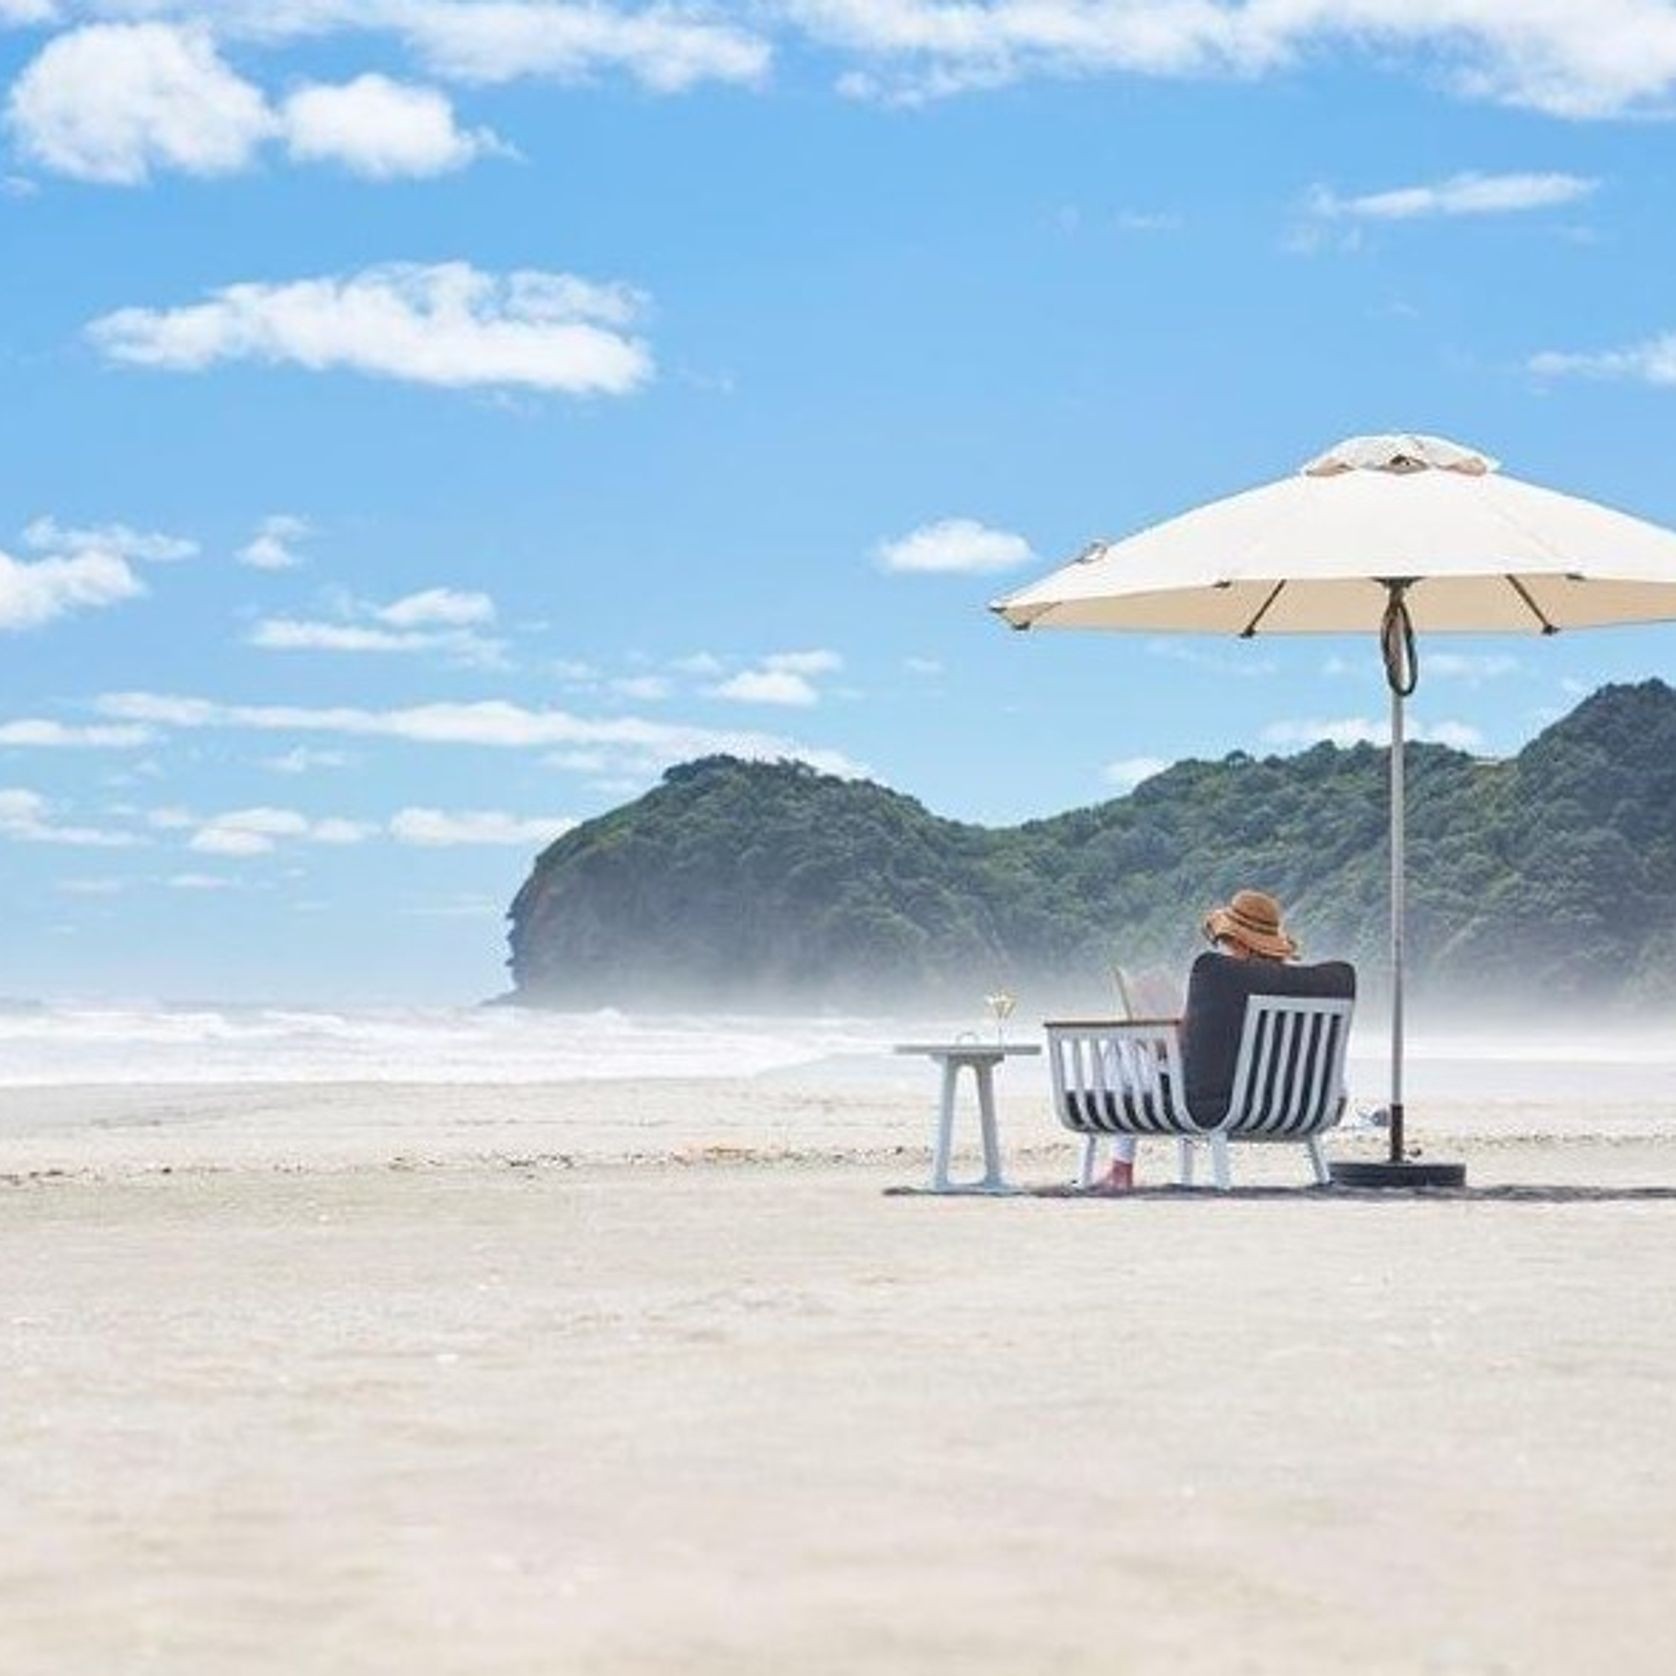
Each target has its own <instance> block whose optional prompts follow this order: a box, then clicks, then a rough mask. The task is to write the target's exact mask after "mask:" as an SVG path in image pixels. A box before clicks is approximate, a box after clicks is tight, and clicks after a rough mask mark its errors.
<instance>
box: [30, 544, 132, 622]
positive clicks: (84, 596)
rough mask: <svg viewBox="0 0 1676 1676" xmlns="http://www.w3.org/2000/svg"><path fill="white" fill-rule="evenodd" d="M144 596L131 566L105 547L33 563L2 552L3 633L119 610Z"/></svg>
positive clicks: (56, 556) (38, 560)
mask: <svg viewBox="0 0 1676 1676" xmlns="http://www.w3.org/2000/svg"><path fill="white" fill-rule="evenodd" d="M144 592H145V586H144V584H143V583H142V582H141V581H140V579H139V577H137V576H136V575H135V574H134V572H133V570H132V568H131V567H130V566H129V564H128V561H127V560H126V559H124V558H123V557H122V556H121V555H120V554H117V553H112V552H109V551H108V550H106V549H104V548H89V549H88V550H87V551H86V552H82V553H75V554H64V555H55V556H53V557H51V558H45V559H37V560H34V561H33V562H31V561H28V560H23V559H14V558H12V557H10V556H9V555H8V554H6V553H0V631H5V630H8V629H31V628H39V627H40V626H41V625H42V624H43V623H50V622H52V621H53V619H54V618H57V617H63V616H67V615H69V614H70V613H71V612H73V611H94V610H97V609H99V608H100V607H101V606H106V605H117V604H120V603H121V602H122V601H123V600H128V599H137V598H138V597H139V596H140V595H141V594H143V593H144Z"/></svg>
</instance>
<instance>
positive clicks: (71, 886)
mask: <svg viewBox="0 0 1676 1676" xmlns="http://www.w3.org/2000/svg"><path fill="white" fill-rule="evenodd" d="M54 888H55V889H57V890H61V891H63V893H64V894H65V895H66V896H118V895H120V894H121V893H122V891H123V890H124V889H126V888H127V882H126V881H125V880H123V879H110V878H93V879H59V880H58V881H57V883H56V884H55V886H54Z"/></svg>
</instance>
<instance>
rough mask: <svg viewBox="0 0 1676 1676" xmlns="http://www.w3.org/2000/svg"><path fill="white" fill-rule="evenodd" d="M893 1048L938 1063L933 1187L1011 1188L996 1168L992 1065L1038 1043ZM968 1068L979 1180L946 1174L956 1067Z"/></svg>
mask: <svg viewBox="0 0 1676 1676" xmlns="http://www.w3.org/2000/svg"><path fill="white" fill-rule="evenodd" d="M896 1051H897V1052H898V1053H917V1054H920V1055H922V1056H923V1057H924V1058H926V1059H931V1060H935V1061H936V1063H937V1064H939V1065H941V1066H942V1068H943V1091H942V1098H941V1100H940V1101H939V1103H938V1106H937V1137H936V1141H935V1143H934V1144H933V1146H932V1148H931V1188H930V1191H931V1192H933V1193H1016V1192H1018V1191H1019V1189H1018V1188H1016V1187H1013V1186H1012V1185H1010V1184H1009V1183H1008V1181H1007V1180H1006V1178H1005V1177H1004V1176H1003V1175H1002V1174H1001V1141H1000V1137H999V1136H998V1135H997V1133H996V1128H995V1067H996V1066H997V1065H999V1064H1000V1063H1001V1061H1002V1060H1003V1059H1028V1058H1034V1057H1037V1056H1039V1055H1040V1054H1041V1051H1042V1050H1041V1048H1039V1047H1032V1046H1024V1047H1008V1046H1005V1045H1003V1044H1002V1043H999V1042H902V1043H899V1044H898V1045H897V1048H896ZM962 1071H970V1072H971V1073H972V1080H973V1081H974V1082H975V1083H976V1084H977V1085H978V1128H979V1131H980V1133H981V1135H982V1137H983V1176H982V1178H981V1179H980V1180H978V1181H967V1182H958V1181H950V1180H949V1153H950V1152H951V1151H952V1150H953V1146H954V1104H955V1092H956V1088H957V1085H958V1083H959V1081H960V1073H961V1072H962Z"/></svg>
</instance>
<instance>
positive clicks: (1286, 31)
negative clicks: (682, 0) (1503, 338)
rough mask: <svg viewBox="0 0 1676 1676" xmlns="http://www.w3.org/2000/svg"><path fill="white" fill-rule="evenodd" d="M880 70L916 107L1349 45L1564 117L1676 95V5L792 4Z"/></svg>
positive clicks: (1202, 71) (1279, 60)
mask: <svg viewBox="0 0 1676 1676" xmlns="http://www.w3.org/2000/svg"><path fill="white" fill-rule="evenodd" d="M791 5H792V8H793V10H792V15H793V16H794V17H795V18H796V20H797V21H798V22H799V24H800V25H801V26H802V27H803V28H804V29H805V30H806V31H807V32H808V33H810V34H811V35H813V36H814V37H816V38H817V39H819V40H821V41H823V42H826V43H828V44H830V45H833V46H836V47H838V48H840V49H843V50H847V51H849V52H851V53H854V54H856V55H858V56H859V57H861V58H862V59H863V60H864V61H865V62H866V63H868V64H869V65H871V66H872V68H870V69H867V70H857V71H850V72H848V73H847V74H845V75H844V76H842V77H841V78H840V81H839V88H840V91H842V92H845V93H848V94H850V95H852V96H855V97H863V98H882V99H891V100H897V101H909V102H912V101H918V100H924V99H931V98H937V97H942V96H946V95H949V94H954V93H959V92H963V91H966V90H970V89H979V88H985V87H998V86H1003V85H1005V84H1007V83H1009V82H1014V81H1018V80H1021V79H1023V78H1025V77H1030V76H1089V75H1096V74H1107V75H1111V74H1121V75H1140V76H1159V77H1204V76H1219V75H1238V76H1255V75H1261V74H1272V73H1275V72H1278V71H1283V70H1287V69H1289V68H1291V67H1293V66H1295V65H1297V64H1299V63H1301V62H1303V61H1304V60H1305V59H1306V58H1307V59H1310V60H1315V61H1319V60H1320V59H1321V58H1322V57H1323V56H1324V55H1325V54H1326V53H1327V52H1329V51H1331V50H1334V49H1339V50H1341V51H1343V50H1347V51H1350V52H1356V53H1362V54H1370V55H1377V56H1378V58H1379V60H1380V61H1381V62H1384V63H1398V62H1401V60H1402V58H1403V56H1404V55H1406V56H1407V58H1408V60H1409V61H1410V62H1411V63H1412V64H1413V65H1414V66H1415V67H1417V68H1419V69H1420V70H1421V71H1422V72H1423V73H1428V74H1435V73H1437V72H1438V71H1441V72H1442V73H1443V74H1444V75H1445V76H1446V77H1447V78H1448V79H1449V80H1450V81H1451V82H1452V83H1453V84H1454V86H1455V88H1456V90H1457V91H1458V92H1460V93H1462V94H1463V95H1465V96H1467V97H1469V98H1474V99H1490V100H1495V101H1498V102H1501V103H1504V104H1511V105H1520V106H1525V107H1528V108H1532V109H1536V110H1541V111H1546V112H1548V113H1550V114H1553V115H1558V116H1566V117H1602V116H1612V115H1618V114H1622V113H1624V112H1627V111H1632V110H1636V109H1639V108H1651V107H1656V106H1657V105H1659V104H1660V103H1661V102H1662V101H1663V99H1664V98H1665V97H1666V95H1667V94H1668V93H1669V91H1670V89H1671V87H1672V84H1673V83H1676V8H1672V7H1671V6H1670V5H1669V4H1668V0H1590V3H1589V4H1587V5H1583V4H1576V3H1571V0H1554V3H1546V4H1536V3H1533V0H1423V3H1422V0H1225V3H1207V0H1140V3H1125V0H1029V3H1025V0H993V3H990V4H951V3H949V0H891V3H888V4H879V3H877V0H791Z"/></svg>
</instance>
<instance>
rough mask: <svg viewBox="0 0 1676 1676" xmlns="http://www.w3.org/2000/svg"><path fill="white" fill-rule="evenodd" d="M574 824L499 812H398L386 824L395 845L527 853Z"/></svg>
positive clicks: (559, 818) (555, 818)
mask: <svg viewBox="0 0 1676 1676" xmlns="http://www.w3.org/2000/svg"><path fill="white" fill-rule="evenodd" d="M575 825H576V822H575V821H574V820H572V819H571V818H570V817H569V816H566V815H533V816H518V815H509V814H507V813H505V812H504V811H503V810H500V809H457V810H447V809H402V810H399V811H397V813H396V814H395V815H393V816H392V817H391V820H390V833H391V836H392V837H394V838H395V839H396V841H397V842H398V843H402V844H418V845H422V846H425V847H427V848H432V849H443V848H452V847H454V846H456V845H462V844H489V845H493V844H502V845H508V846H515V847H517V848H519V849H529V848H533V847H538V846H540V845H543V844H550V843H551V842H552V841H553V840H554V839H555V838H557V837H559V836H560V835H561V834H562V833H566V832H569V831H570V829H571V828H572V827H573V826H575Z"/></svg>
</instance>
